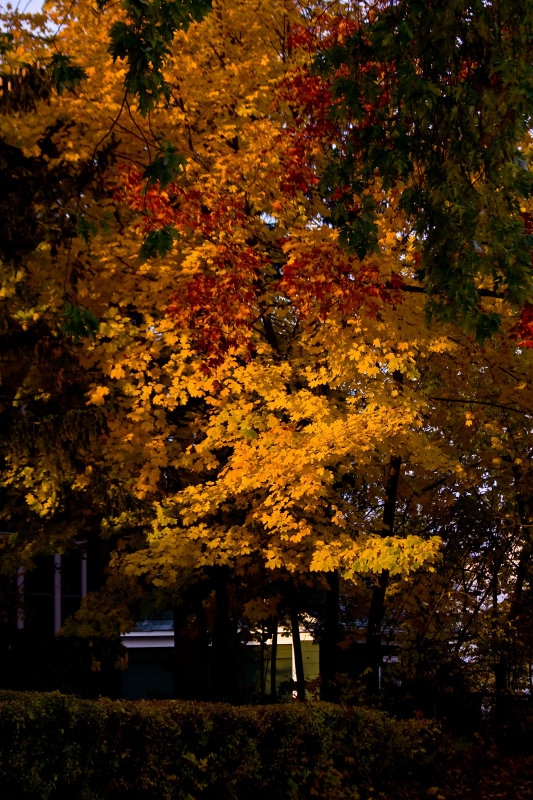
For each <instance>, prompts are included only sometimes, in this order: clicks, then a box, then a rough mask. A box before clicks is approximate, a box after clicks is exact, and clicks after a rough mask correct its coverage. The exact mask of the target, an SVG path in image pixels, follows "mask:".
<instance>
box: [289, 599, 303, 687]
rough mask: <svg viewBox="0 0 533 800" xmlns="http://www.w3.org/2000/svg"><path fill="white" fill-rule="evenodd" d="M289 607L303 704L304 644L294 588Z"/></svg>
mask: <svg viewBox="0 0 533 800" xmlns="http://www.w3.org/2000/svg"><path fill="white" fill-rule="evenodd" d="M289 607H290V617H291V632H292V649H293V654H294V655H293V657H294V668H295V672H296V695H297V697H298V700H300V701H301V702H304V701H305V676H304V662H303V657H302V643H301V641H300V625H299V622H298V607H297V604H296V592H295V590H294V586H291V588H290V595H289Z"/></svg>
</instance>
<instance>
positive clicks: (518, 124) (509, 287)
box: [316, 0, 533, 338]
mask: <svg viewBox="0 0 533 800" xmlns="http://www.w3.org/2000/svg"><path fill="white" fill-rule="evenodd" d="M532 20H533V2H532V0H519V2H516V3H515V2H511V0H491V1H490V2H486V0H452V2H444V0H438V2H436V3H434V4H432V8H431V14H428V13H427V4H425V3H421V2H418V0H401V1H400V2H398V3H394V4H389V5H388V6H387V7H386V8H385V9H384V10H383V11H382V12H381V13H380V15H379V16H378V17H377V18H376V19H375V21H367V22H365V23H363V24H362V27H361V30H358V31H357V32H356V33H355V34H354V35H352V36H351V37H349V38H347V40H346V42H345V44H344V45H343V46H339V45H336V46H335V47H334V48H332V49H331V51H327V50H325V51H323V52H321V53H319V56H318V57H317V60H316V67H317V69H318V70H319V72H321V73H322V74H325V75H327V76H328V77H330V78H331V79H332V81H333V90H334V97H335V103H334V105H333V107H334V112H333V113H332V116H333V117H335V118H336V119H337V121H338V123H339V141H338V142H337V143H336V144H335V146H334V147H333V148H332V152H331V163H330V166H329V167H328V173H327V175H326V176H325V180H323V182H322V188H323V190H324V194H325V196H326V200H327V202H328V204H329V207H330V208H331V209H332V210H331V221H332V223H333V224H334V225H336V226H337V227H339V228H340V229H341V235H340V237H339V240H340V241H341V243H343V244H344V245H345V246H347V247H348V248H349V249H350V250H353V251H354V252H356V253H357V254H358V255H359V256H360V257H362V256H363V255H365V254H366V253H368V252H371V249H372V244H373V235H374V234H373V230H374V229H375V224H376V220H377V217H375V218H374V220H373V219H372V214H371V213H367V212H365V211H364V210H361V211H359V212H358V213H352V212H350V211H347V195H346V192H347V191H348V194H350V193H351V194H352V195H353V194H355V195H356V199H357V195H359V198H361V197H364V194H365V192H367V191H369V190H370V188H371V185H372V183H373V181H374V180H375V178H376V177H379V179H380V180H381V183H382V186H383V188H384V189H385V191H388V190H389V189H390V188H392V187H395V186H400V187H402V195H401V205H402V208H403V210H404V211H405V213H406V216H407V218H408V221H409V222H410V223H411V225H412V227H413V229H414V231H415V232H416V234H417V237H418V241H419V249H420V253H421V263H420V265H419V273H418V277H419V279H420V280H421V281H422V282H423V283H424V285H425V289H426V292H427V295H428V298H429V299H428V305H427V311H428V314H429V316H436V317H437V318H439V319H441V320H445V321H452V322H454V323H459V324H460V325H462V326H463V327H466V328H472V327H473V328H474V330H475V331H476V333H477V335H478V337H479V338H484V337H485V336H487V335H489V333H490V332H491V331H493V330H494V329H495V327H497V321H496V320H495V318H494V316H490V315H487V314H486V313H485V311H484V310H483V308H482V306H481V295H480V293H479V291H478V286H479V280H480V279H483V278H489V280H490V282H492V286H494V288H495V290H498V291H499V293H500V294H501V295H502V296H503V297H505V298H506V299H508V300H509V301H511V302H513V303H516V304H523V303H524V301H526V300H528V299H529V298H531V296H532V294H533V282H532V278H531V252H530V251H531V242H530V240H529V237H527V236H525V235H524V233H525V231H524V227H523V225H522V224H521V222H520V207H521V205H522V204H523V201H524V199H526V198H528V197H530V196H531V194H532V192H533V176H532V174H531V171H530V170H529V167H528V164H527V161H526V158H525V157H524V154H523V153H521V152H520V151H519V150H518V155H517V148H519V146H520V142H521V141H522V139H523V138H524V136H526V134H527V131H528V130H529V129H530V127H531V119H532V116H533V69H532V65H531V58H530V41H531V36H532V33H533V30H532V27H533V26H532ZM375 213H376V214H379V213H380V212H379V209H377V208H376V209H375ZM489 285H490V284H489Z"/></svg>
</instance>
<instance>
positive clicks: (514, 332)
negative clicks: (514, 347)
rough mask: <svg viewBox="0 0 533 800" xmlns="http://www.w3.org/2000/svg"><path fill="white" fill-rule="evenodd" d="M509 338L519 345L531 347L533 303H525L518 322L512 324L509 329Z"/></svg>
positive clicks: (532, 342)
mask: <svg viewBox="0 0 533 800" xmlns="http://www.w3.org/2000/svg"><path fill="white" fill-rule="evenodd" d="M510 335H511V338H512V339H514V340H515V341H516V342H517V343H518V344H519V345H520V347H533V304H532V303H526V304H525V305H524V308H523V309H522V316H521V319H520V322H518V323H517V324H516V325H514V326H513V327H512V328H511V331H510Z"/></svg>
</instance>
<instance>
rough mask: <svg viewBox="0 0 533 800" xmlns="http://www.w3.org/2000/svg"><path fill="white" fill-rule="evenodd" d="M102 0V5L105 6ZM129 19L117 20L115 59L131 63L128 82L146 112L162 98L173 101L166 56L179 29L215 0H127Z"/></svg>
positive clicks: (112, 48)
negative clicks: (166, 72) (167, 73)
mask: <svg viewBox="0 0 533 800" xmlns="http://www.w3.org/2000/svg"><path fill="white" fill-rule="evenodd" d="M106 4H107V3H106V2H105V0H103V1H102V0H100V7H101V8H103V7H105V5H106ZM123 6H124V9H125V11H126V14H127V18H128V21H127V22H124V21H121V22H116V23H115V24H114V25H113V26H112V28H111V32H110V38H111V44H110V46H109V52H110V53H111V55H112V56H113V60H116V59H117V58H121V59H124V60H125V61H126V62H127V64H128V68H127V72H126V77H125V79H124V85H125V88H126V90H127V91H128V92H131V93H132V94H133V95H134V96H135V97H136V98H137V100H138V102H139V110H140V112H141V114H143V116H145V115H146V114H148V112H149V111H150V110H151V109H153V108H155V107H156V105H157V104H158V102H159V100H160V99H161V98H162V99H163V100H164V101H165V102H169V101H170V88H169V86H168V83H167V81H166V78H165V76H164V73H163V68H164V64H165V59H166V58H167V56H168V55H169V53H170V46H171V44H172V40H173V38H174V33H175V31H177V30H186V29H187V28H188V27H189V25H190V24H191V22H195V21H199V20H201V19H202V17H203V16H205V14H206V13H207V12H208V11H209V9H210V8H211V0H152V2H150V1H149V0H124V3H123Z"/></svg>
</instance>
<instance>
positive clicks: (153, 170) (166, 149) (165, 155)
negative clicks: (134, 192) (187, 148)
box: [143, 139, 187, 194]
mask: <svg viewBox="0 0 533 800" xmlns="http://www.w3.org/2000/svg"><path fill="white" fill-rule="evenodd" d="M186 165H187V160H186V158H185V156H183V155H181V154H180V153H178V151H177V150H176V148H175V147H174V146H173V145H172V144H171V143H170V142H168V141H167V140H166V139H161V140H160V143H159V151H158V153H157V156H156V157H155V158H154V160H153V161H152V163H151V164H149V165H148V166H147V167H146V169H145V170H144V174H143V178H144V179H145V180H146V181H147V185H146V187H145V189H144V194H146V191H147V190H148V187H150V186H155V184H156V183H157V182H158V181H159V185H160V186H161V188H162V189H164V188H165V186H168V184H169V183H171V182H172V181H173V180H174V179H175V178H176V176H177V175H179V174H180V173H181V172H184V171H185V167H186Z"/></svg>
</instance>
